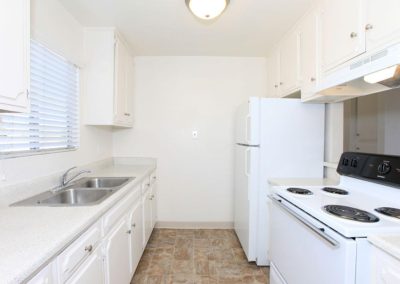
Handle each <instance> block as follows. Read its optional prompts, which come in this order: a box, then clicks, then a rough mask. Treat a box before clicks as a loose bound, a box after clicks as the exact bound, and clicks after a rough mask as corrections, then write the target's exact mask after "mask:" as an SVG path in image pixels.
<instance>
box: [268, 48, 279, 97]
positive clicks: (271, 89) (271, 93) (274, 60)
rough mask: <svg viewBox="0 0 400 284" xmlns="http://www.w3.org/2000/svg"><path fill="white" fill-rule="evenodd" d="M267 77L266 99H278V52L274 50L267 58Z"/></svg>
mask: <svg viewBox="0 0 400 284" xmlns="http://www.w3.org/2000/svg"><path fill="white" fill-rule="evenodd" d="M267 68H268V69H267V76H268V78H267V79H268V80H267V81H268V88H267V97H268V98H276V97H278V95H279V94H278V90H279V51H278V50H274V51H273V52H272V54H271V56H270V57H269V58H268V64H267Z"/></svg>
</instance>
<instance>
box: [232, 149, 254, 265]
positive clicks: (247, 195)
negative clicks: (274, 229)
mask: <svg viewBox="0 0 400 284" xmlns="http://www.w3.org/2000/svg"><path fill="white" fill-rule="evenodd" d="M258 152H259V149H258V148H255V147H244V146H239V145H236V146H235V184H234V187H235V189H234V190H235V194H234V196H235V198H234V199H235V200H234V206H235V208H234V215H235V216H234V218H235V219H234V228H235V231H236V234H237V236H238V238H239V241H240V243H241V245H242V247H243V250H244V252H245V253H246V256H247V258H248V260H249V261H255V244H256V220H257V218H256V213H257V202H254V197H255V196H256V194H257V181H258V179H257V175H258V173H257V170H258V169H257V166H256V165H257V159H258Z"/></svg>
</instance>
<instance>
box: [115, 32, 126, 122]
mask: <svg viewBox="0 0 400 284" xmlns="http://www.w3.org/2000/svg"><path fill="white" fill-rule="evenodd" d="M126 53H127V51H126V49H125V46H124V45H123V43H122V42H121V41H120V40H119V39H118V38H116V42H115V69H114V70H115V74H114V80H115V93H114V120H115V122H117V123H118V122H122V121H124V119H125V105H126V93H127V90H126V87H127V82H126V79H127V78H126V73H127V70H126V68H127V62H126V57H127V56H126Z"/></svg>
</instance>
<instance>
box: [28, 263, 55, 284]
mask: <svg viewBox="0 0 400 284" xmlns="http://www.w3.org/2000/svg"><path fill="white" fill-rule="evenodd" d="M53 283H57V272H56V265H55V263H54V262H52V263H50V264H48V265H47V266H46V267H45V268H43V269H42V270H41V271H40V272H39V273H38V274H36V275H35V276H34V277H33V278H32V279H31V280H29V281H28V284H53Z"/></svg>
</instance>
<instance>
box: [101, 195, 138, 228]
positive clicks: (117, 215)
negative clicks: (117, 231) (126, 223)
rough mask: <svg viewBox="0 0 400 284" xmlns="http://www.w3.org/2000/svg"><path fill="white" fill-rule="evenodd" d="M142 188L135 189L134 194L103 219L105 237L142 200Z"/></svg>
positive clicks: (113, 208)
mask: <svg viewBox="0 0 400 284" xmlns="http://www.w3.org/2000/svg"><path fill="white" fill-rule="evenodd" d="M140 194H141V192H140V188H139V187H135V188H134V189H133V192H132V193H129V194H128V195H127V196H126V197H123V199H122V200H121V201H120V202H118V203H117V204H116V205H115V206H114V207H112V208H111V209H110V210H109V211H108V212H107V213H106V214H105V215H104V217H103V236H105V235H107V233H108V232H109V231H110V230H111V228H112V227H113V226H114V224H115V223H117V222H118V221H119V220H120V219H121V218H122V216H123V215H124V214H126V213H127V211H128V209H129V208H130V207H131V206H132V204H133V203H134V202H135V201H136V200H138V199H140Z"/></svg>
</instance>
